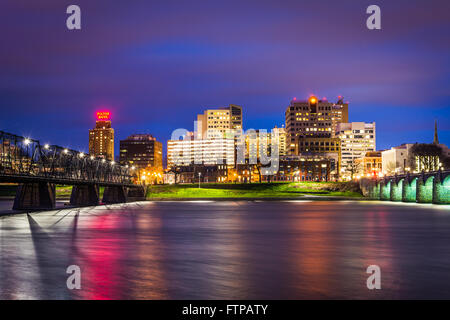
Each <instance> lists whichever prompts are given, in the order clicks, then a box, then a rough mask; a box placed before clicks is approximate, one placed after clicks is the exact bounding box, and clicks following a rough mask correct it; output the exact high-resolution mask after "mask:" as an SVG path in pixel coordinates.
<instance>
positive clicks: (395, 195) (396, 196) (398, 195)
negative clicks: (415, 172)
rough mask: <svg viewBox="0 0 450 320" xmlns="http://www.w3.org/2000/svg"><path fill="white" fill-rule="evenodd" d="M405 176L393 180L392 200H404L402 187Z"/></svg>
mask: <svg viewBox="0 0 450 320" xmlns="http://www.w3.org/2000/svg"><path fill="white" fill-rule="evenodd" d="M404 180H405V179H404V178H402V179H400V180H398V181H395V180H393V181H392V182H391V201H402V189H403V184H404V183H405V182H404Z"/></svg>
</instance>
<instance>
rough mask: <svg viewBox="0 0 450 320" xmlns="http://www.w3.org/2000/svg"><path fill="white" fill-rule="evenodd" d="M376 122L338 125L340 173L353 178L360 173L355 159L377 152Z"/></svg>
mask: <svg viewBox="0 0 450 320" xmlns="http://www.w3.org/2000/svg"><path fill="white" fill-rule="evenodd" d="M375 131H376V130H375V122H372V123H364V122H351V123H338V124H337V127H336V137H338V138H339V140H340V159H339V163H340V172H341V173H342V175H343V176H345V177H346V178H351V179H353V177H354V176H355V175H356V174H357V172H358V163H357V162H355V159H358V158H363V157H364V156H365V155H366V153H367V152H369V151H375V150H376V138H375V136H376V135H375Z"/></svg>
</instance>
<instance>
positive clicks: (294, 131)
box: [285, 96, 348, 155]
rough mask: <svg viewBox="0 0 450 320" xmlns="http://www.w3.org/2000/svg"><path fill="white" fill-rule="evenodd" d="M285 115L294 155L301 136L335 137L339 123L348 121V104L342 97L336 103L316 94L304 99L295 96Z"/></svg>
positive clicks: (290, 146) (289, 144) (290, 148)
mask: <svg viewBox="0 0 450 320" xmlns="http://www.w3.org/2000/svg"><path fill="white" fill-rule="evenodd" d="M285 116H286V131H287V135H288V153H289V154H291V155H294V154H297V153H298V144H299V141H300V139H301V138H312V137H314V138H334V137H335V130H336V126H337V124H338V123H341V122H348V104H347V103H344V102H343V99H342V98H341V97H339V101H338V102H336V103H333V102H329V101H327V100H326V99H325V98H324V99H322V100H319V99H318V98H317V97H315V96H311V97H310V98H309V99H308V100H303V101H299V100H297V99H296V98H294V100H292V101H291V103H290V104H289V106H288V107H287V109H286V113H285ZM330 142H331V141H330Z"/></svg>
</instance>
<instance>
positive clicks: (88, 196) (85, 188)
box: [70, 184, 100, 206]
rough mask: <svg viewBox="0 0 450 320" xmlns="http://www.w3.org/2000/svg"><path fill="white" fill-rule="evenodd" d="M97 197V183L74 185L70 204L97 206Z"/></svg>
mask: <svg viewBox="0 0 450 320" xmlns="http://www.w3.org/2000/svg"><path fill="white" fill-rule="evenodd" d="M99 199H100V197H99V189H98V185H93V184H92V185H75V186H73V188H72V194H71V196H70V204H71V205H73V206H97V205H98V203H99Z"/></svg>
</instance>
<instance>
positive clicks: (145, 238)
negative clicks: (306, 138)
mask: <svg viewBox="0 0 450 320" xmlns="http://www.w3.org/2000/svg"><path fill="white" fill-rule="evenodd" d="M0 257H1V260H0V299H407V298H447V299H449V298H450V207H449V206H439V205H431V204H406V203H393V202H379V201H328V202H326V201H267V202H264V201H218V202H216V201H184V202H177V201H169V202H135V203H128V204H118V205H108V206H98V207H89V208H80V209H67V208H59V209H57V210H54V211H46V212H38V213H31V214H16V215H9V216H1V217H0ZM70 265H77V266H79V267H80V272H81V289H79V290H76V289H75V290H69V289H68V288H67V286H66V280H67V278H68V276H69V274H67V273H66V269H67V267H68V266H70ZM369 265H377V266H379V267H380V270H381V289H380V290H376V289H375V290H369V289H368V288H367V285H366V280H367V278H368V277H369V276H370V275H369V274H368V273H366V269H367V267H368V266H369Z"/></svg>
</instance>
